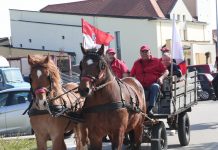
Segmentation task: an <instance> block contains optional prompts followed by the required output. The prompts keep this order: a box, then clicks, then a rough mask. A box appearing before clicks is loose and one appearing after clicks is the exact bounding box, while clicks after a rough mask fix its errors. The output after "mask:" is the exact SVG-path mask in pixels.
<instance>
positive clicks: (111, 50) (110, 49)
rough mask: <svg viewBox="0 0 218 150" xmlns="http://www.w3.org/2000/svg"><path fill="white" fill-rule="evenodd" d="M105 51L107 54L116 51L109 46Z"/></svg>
mask: <svg viewBox="0 0 218 150" xmlns="http://www.w3.org/2000/svg"><path fill="white" fill-rule="evenodd" d="M106 53H108V54H113V55H114V54H116V52H115V50H114V49H113V48H109V49H108V50H107V51H106Z"/></svg>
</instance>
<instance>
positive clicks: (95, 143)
mask: <svg viewBox="0 0 218 150" xmlns="http://www.w3.org/2000/svg"><path fill="white" fill-rule="evenodd" d="M89 139H90V146H89V148H88V149H89V150H102V137H96V136H92V137H89Z"/></svg>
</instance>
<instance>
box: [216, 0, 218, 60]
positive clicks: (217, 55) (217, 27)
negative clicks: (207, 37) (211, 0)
mask: <svg viewBox="0 0 218 150" xmlns="http://www.w3.org/2000/svg"><path fill="white" fill-rule="evenodd" d="M215 1H216V59H217V57H218V51H217V49H218V14H217V12H218V8H217V0H215ZM216 63H218V62H216Z"/></svg>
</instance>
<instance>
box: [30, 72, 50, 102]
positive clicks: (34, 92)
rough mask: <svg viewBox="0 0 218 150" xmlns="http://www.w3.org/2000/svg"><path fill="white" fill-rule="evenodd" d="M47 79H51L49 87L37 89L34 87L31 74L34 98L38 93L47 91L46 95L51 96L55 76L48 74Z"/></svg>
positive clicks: (31, 89)
mask: <svg viewBox="0 0 218 150" xmlns="http://www.w3.org/2000/svg"><path fill="white" fill-rule="evenodd" d="M47 79H48V81H49V86H48V87H38V88H36V89H33V86H32V78H31V74H29V81H30V91H31V93H32V95H33V97H34V98H35V97H36V94H39V93H46V97H49V95H50V93H51V91H52V87H53V83H54V81H53V78H52V76H51V75H50V74H49V75H48V77H47Z"/></svg>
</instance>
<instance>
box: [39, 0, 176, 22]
mask: <svg viewBox="0 0 218 150" xmlns="http://www.w3.org/2000/svg"><path fill="white" fill-rule="evenodd" d="M176 2H177V0H86V1H80V2H71V3H63V4H55V5H48V6H46V7H44V8H42V9H41V10H40V11H41V12H49V13H64V14H78V15H91V16H112V17H127V18H154V19H155V18H165V17H166V16H168V13H169V12H170V11H171V10H172V7H173V6H174V5H175V3H176Z"/></svg>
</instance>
